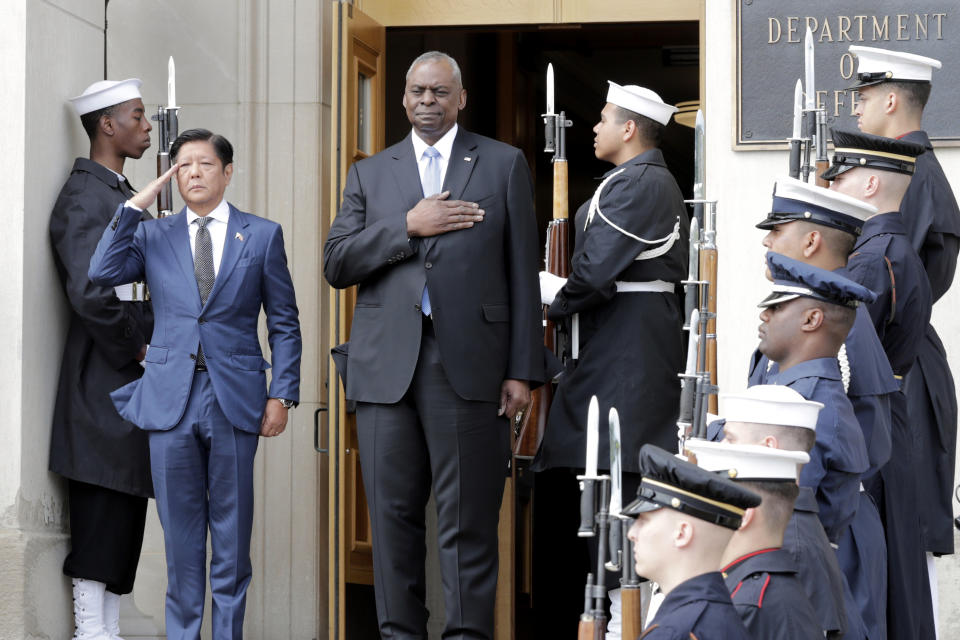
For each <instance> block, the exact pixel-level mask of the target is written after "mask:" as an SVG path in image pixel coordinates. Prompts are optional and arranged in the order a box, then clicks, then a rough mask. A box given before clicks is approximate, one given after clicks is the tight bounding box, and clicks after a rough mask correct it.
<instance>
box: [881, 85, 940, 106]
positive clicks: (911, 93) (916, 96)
mask: <svg viewBox="0 0 960 640" xmlns="http://www.w3.org/2000/svg"><path fill="white" fill-rule="evenodd" d="M886 84H887V86H888V87H889V88H890V89H893V90H894V91H896V92H897V93H899V94H900V95H901V96H903V97H904V98H905V99H906V102H907V104H908V105H909V106H910V107H911V108H913V109H919V110H921V111H922V110H923V108H924V107H926V106H927V100H929V99H930V90H931V89H932V88H933V85H931V84H930V83H929V82H897V81H895V80H894V81H892V82H888V83H886Z"/></svg>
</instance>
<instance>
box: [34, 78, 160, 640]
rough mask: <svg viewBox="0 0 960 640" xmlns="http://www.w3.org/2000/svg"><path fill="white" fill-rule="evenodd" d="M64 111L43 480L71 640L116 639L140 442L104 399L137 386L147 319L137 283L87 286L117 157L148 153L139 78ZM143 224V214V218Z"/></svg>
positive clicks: (133, 567)
mask: <svg viewBox="0 0 960 640" xmlns="http://www.w3.org/2000/svg"><path fill="white" fill-rule="evenodd" d="M71 102H72V103H73V106H74V107H75V109H76V111H77V114H78V115H79V116H80V122H81V123H82V124H83V128H84V130H85V131H86V133H87V136H88V137H89V138H90V154H89V155H90V157H89V158H77V159H76V160H75V161H74V164H73V171H72V172H71V173H70V177H69V179H68V180H67V182H66V184H64V185H63V188H62V189H61V190H60V195H59V196H58V197H57V201H56V204H55V205H54V207H53V213H52V214H51V216H50V241H51V243H52V245H53V253H54V261H55V264H56V267H57V275H58V276H59V277H60V282H61V284H62V285H63V290H64V293H65V294H66V297H67V302H68V304H69V309H70V328H69V330H68V333H67V338H66V343H65V344H64V348H63V360H62V362H61V365H60V381H59V384H58V390H57V401H56V407H55V409H54V416H53V431H52V434H51V438H50V470H51V471H53V472H55V473H57V474H59V475H61V476H63V477H64V478H67V481H68V482H67V485H68V491H69V501H68V504H69V505H70V553H69V554H67V558H66V560H65V561H64V563H63V572H64V574H65V575H67V576H70V577H71V578H72V579H73V609H74V617H75V624H76V635H75V636H74V637H75V638H85V639H87V638H89V639H93V640H106V639H108V638H117V637H119V636H118V635H117V634H119V632H120V631H119V615H120V596H121V595H122V594H125V593H130V592H131V591H132V590H133V582H134V577H135V576H136V573H137V564H138V563H139V560H140V548H141V545H142V543H143V527H144V522H145V519H146V515H147V499H148V498H150V497H153V485H152V483H151V480H150V454H149V450H148V446H147V435H146V434H145V433H143V432H142V431H140V430H139V429H137V428H136V427H135V426H134V425H132V424H131V423H129V422H127V421H125V420H124V419H123V418H121V417H120V415H119V414H117V411H116V409H114V407H113V404H112V403H111V402H110V397H109V393H110V392H111V391H113V390H114V389H116V388H117V387H120V386H122V385H124V384H127V383H128V382H131V381H133V380H136V379H137V378H139V377H140V376H141V375H142V373H143V369H142V368H141V366H140V364H139V363H138V361H142V360H143V357H144V352H145V350H146V343H147V341H148V340H149V338H150V334H151V333H152V332H153V315H152V313H151V309H150V303H149V302H146V301H145V298H144V294H145V293H146V292H145V290H144V288H143V285H142V284H141V283H134V284H127V285H124V286H120V287H116V288H114V287H101V286H97V285H94V284H93V283H91V282H90V280H89V278H87V267H88V266H89V264H90V256H92V255H93V252H94V249H96V246H97V240H98V239H99V238H100V234H101V233H102V232H103V230H104V228H106V226H107V224H108V223H109V222H110V219H111V217H112V216H113V213H114V211H115V210H116V208H117V205H119V204H121V203H122V202H124V201H125V200H126V199H127V198H129V197H131V196H132V195H133V190H132V189H131V188H130V184H129V182H128V181H127V179H126V178H124V176H123V165H124V161H125V160H126V159H127V158H134V159H136V158H139V157H141V156H142V155H143V153H144V152H145V151H146V150H147V149H148V148H149V147H150V129H151V127H150V118H149V116H147V115H146V113H144V107H143V101H142V100H141V97H140V80H138V79H136V78H131V79H129V80H123V81H119V82H117V81H109V80H104V81H101V82H96V83H94V84H92V85H90V86H89V87H87V89H86V90H85V91H84V92H83V94H81V95H80V96H78V97H76V98H72V99H71ZM143 217H144V218H149V217H150V215H149V214H148V213H146V212H144V214H143Z"/></svg>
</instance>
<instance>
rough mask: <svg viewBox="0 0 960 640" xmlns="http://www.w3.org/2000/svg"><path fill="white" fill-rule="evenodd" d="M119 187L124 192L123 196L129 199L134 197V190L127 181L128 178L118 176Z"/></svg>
mask: <svg viewBox="0 0 960 640" xmlns="http://www.w3.org/2000/svg"><path fill="white" fill-rule="evenodd" d="M117 188H119V189H120V193H122V194H123V197H124V198H126V199H127V200H129V199H130V198H132V197H133V195H134V191H133V189H132V188H131V187H130V183H129V182H127V180H126V178H117Z"/></svg>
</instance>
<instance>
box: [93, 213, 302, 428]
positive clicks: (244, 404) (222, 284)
mask: <svg viewBox="0 0 960 640" xmlns="http://www.w3.org/2000/svg"><path fill="white" fill-rule="evenodd" d="M186 220H187V215H186V209H184V210H183V211H181V212H180V213H178V214H176V215H173V216H167V217H165V218H161V219H158V220H147V221H145V222H144V223H142V224H141V223H140V213H139V212H138V211H136V210H135V209H131V208H129V207H124V206H123V205H120V206H119V207H118V208H117V212H116V214H115V216H114V218H113V221H112V222H111V223H110V224H109V225H108V226H107V228H106V229H105V230H104V232H103V236H102V237H101V238H100V243H99V245H97V250H96V252H95V253H94V254H93V258H91V260H90V270H89V274H88V275H89V276H90V280H92V281H93V282H95V283H97V284H102V285H115V284H121V283H124V282H131V281H135V280H141V279H145V280H146V282H147V284H148V285H149V287H150V295H151V299H152V301H153V308H154V315H155V321H154V330H153V337H152V338H151V340H150V347H149V349H148V350H147V356H146V359H145V360H146V371H145V372H144V375H143V377H142V378H141V379H140V380H136V381H134V382H131V383H130V384H128V385H126V386H124V387H121V388H119V389H117V390H116V391H114V392H113V393H112V394H111V397H112V398H113V402H114V404H115V405H116V407H117V410H118V411H119V412H120V415H122V416H123V417H124V418H126V419H127V420H129V421H130V422H132V423H134V424H136V425H138V426H139V427H140V428H142V429H145V430H148V431H154V430H165V429H170V428H172V427H173V426H175V425H176V424H177V423H178V422H179V421H180V419H181V418H182V417H183V412H184V409H185V408H186V403H187V398H188V396H189V394H190V386H191V384H192V382H193V371H194V367H195V365H196V360H195V358H196V354H197V346H198V345H199V344H201V343H202V344H203V353H204V357H205V360H206V364H207V369H208V371H209V373H210V379H211V382H212V383H213V388H214V391H215V392H216V394H217V400H218V401H219V403H220V406H221V408H222V409H223V413H224V415H226V417H227V419H229V420H230V422H231V423H232V424H233V425H234V426H235V427H237V428H238V429H242V430H244V431H248V432H251V433H257V432H259V431H260V420H261V418H262V416H263V410H264V406H265V405H266V400H267V397H268V393H267V385H266V373H265V372H266V369H268V368H270V363H268V362H267V361H266V360H264V358H263V354H262V352H261V350H260V341H259V339H258V337H257V322H258V320H259V317H260V309H261V307H262V308H263V309H264V310H265V312H266V316H267V329H268V333H269V342H270V351H271V354H272V357H273V362H274V368H273V377H272V380H271V382H270V390H269V397H271V398H285V399H287V400H295V401H298V400H299V398H300V352H301V340H300V321H299V319H298V312H297V305H296V300H295V297H294V292H293V282H292V281H291V279H290V272H289V270H288V269H287V258H286V253H285V252H284V249H283V233H282V231H281V228H280V225H278V224H277V223H275V222H271V221H269V220H265V219H263V218H260V217H257V216H255V215H252V214H249V213H244V212H242V211H239V210H237V209H236V208H235V207H234V206H233V205H230V220H229V222H228V224H227V234H226V240H225V242H224V248H223V257H222V258H221V261H220V268H219V270H218V272H217V279H216V281H215V282H214V285H213V290H212V291H211V292H210V296H209V297H208V298H207V302H206V304H204V305H201V303H200V292H199V290H198V288H197V280H196V276H195V275H194V270H193V256H192V254H191V252H190V238H189V234H188V231H187V222H186Z"/></svg>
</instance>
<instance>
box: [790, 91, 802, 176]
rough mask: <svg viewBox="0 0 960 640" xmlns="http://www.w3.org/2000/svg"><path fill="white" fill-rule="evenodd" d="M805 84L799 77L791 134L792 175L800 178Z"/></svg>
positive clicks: (794, 93) (794, 95)
mask: <svg viewBox="0 0 960 640" xmlns="http://www.w3.org/2000/svg"><path fill="white" fill-rule="evenodd" d="M802 135H803V84H802V83H801V82H800V79H799V78H797V84H796V85H795V86H794V88H793V135H792V136H790V177H791V178H797V179H799V178H800V152H801V148H802V146H803V139H802Z"/></svg>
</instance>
